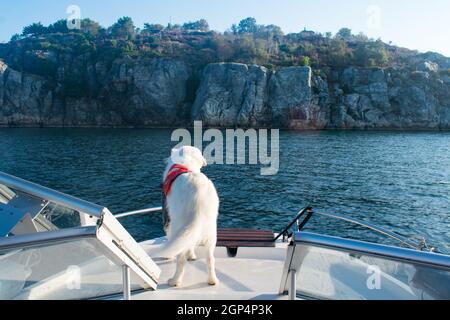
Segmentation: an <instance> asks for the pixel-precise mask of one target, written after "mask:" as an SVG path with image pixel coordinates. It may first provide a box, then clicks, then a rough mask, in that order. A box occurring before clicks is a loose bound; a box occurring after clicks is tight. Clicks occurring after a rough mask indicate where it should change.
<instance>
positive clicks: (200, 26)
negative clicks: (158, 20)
mask: <svg viewBox="0 0 450 320" xmlns="http://www.w3.org/2000/svg"><path fill="white" fill-rule="evenodd" d="M183 29H184V30H194V31H203V32H206V31H209V24H208V21H206V20H205V19H201V20H198V21H194V22H187V23H185V24H183Z"/></svg>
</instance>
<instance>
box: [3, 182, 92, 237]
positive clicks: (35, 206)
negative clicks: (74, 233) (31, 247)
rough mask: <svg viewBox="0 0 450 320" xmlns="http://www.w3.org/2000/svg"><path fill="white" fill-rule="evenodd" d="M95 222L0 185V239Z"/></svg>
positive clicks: (76, 212) (75, 212) (58, 205)
mask: <svg viewBox="0 0 450 320" xmlns="http://www.w3.org/2000/svg"><path fill="white" fill-rule="evenodd" d="M31 191H32V189H31ZM97 220H98V218H97V217H94V216H93V215H91V214H88V213H84V212H80V211H78V210H76V209H73V208H70V207H68V206H66V205H62V204H61V203H56V202H54V201H51V200H48V199H45V198H42V197H39V196H36V195H33V194H32V193H31V192H30V193H28V192H27V191H22V190H16V189H14V188H13V187H10V186H6V185H4V184H0V222H1V227H0V233H1V234H0V237H3V236H6V235H8V234H11V235H21V234H28V233H35V232H47V231H55V230H60V229H67V228H76V227H81V226H89V225H95V224H96V222H97Z"/></svg>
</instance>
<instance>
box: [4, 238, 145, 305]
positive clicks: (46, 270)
mask: <svg viewBox="0 0 450 320" xmlns="http://www.w3.org/2000/svg"><path fill="white" fill-rule="evenodd" d="M100 245H101V244H100V243H99V242H98V241H97V240H96V239H95V237H92V238H86V239H75V240H69V241H58V240H57V241H55V242H53V243H50V244H41V245H37V246H28V247H27V246H24V247H23V248H21V249H18V250H17V249H13V250H6V251H2V252H0V300H11V299H14V300H17V299H19V300H68V299H71V300H72V299H87V298H97V297H102V296H107V295H111V294H117V293H120V292H122V284H123V281H122V267H121V266H120V265H118V264H117V263H115V262H114V261H112V260H111V259H110V258H109V257H107V256H106V255H105V254H104V253H103V252H104V251H103V249H102V248H101V247H100ZM147 288H148V285H147V284H145V283H144V282H143V281H142V280H141V279H140V278H139V277H138V276H136V274H135V273H134V272H131V289H132V290H138V289H147Z"/></svg>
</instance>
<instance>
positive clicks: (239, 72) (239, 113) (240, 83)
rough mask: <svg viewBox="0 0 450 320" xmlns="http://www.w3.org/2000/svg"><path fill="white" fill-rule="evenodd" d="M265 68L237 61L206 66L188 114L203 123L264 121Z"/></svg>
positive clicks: (228, 124)
mask: <svg viewBox="0 0 450 320" xmlns="http://www.w3.org/2000/svg"><path fill="white" fill-rule="evenodd" d="M267 81H268V70H267V69H266V68H264V67H259V66H250V67H248V66H247V65H244V64H238V63H218V64H210V65H208V66H207V67H206V68H205V70H204V72H203V76H202V82H201V86H200V88H199V89H198V91H197V98H196V100H195V103H194V105H193V107H192V117H193V119H195V120H202V121H204V124H205V125H207V126H220V127H234V126H243V127H245V126H259V125H266V124H268V120H269V116H268V109H267V93H268V92H267V87H268V84H267Z"/></svg>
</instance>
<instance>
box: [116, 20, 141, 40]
mask: <svg viewBox="0 0 450 320" xmlns="http://www.w3.org/2000/svg"><path fill="white" fill-rule="evenodd" d="M110 33H111V35H113V36H114V37H116V38H122V39H133V38H134V37H135V36H136V27H135V26H134V23H133V19H131V18H130V17H123V18H120V19H119V20H117V22H116V23H115V24H113V25H112V26H111V28H110Z"/></svg>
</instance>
